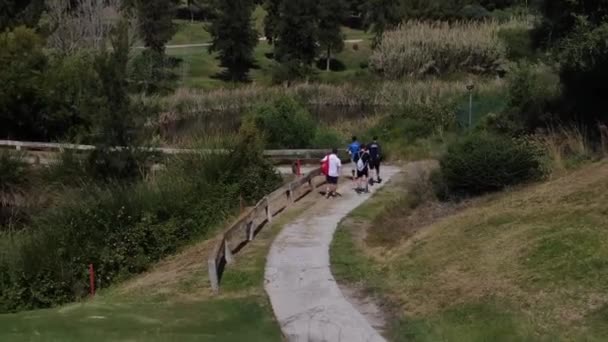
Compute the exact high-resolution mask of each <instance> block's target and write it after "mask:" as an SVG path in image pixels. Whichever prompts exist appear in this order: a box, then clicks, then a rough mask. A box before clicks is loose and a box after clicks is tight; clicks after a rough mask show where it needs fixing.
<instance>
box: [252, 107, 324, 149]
mask: <svg viewBox="0 0 608 342" xmlns="http://www.w3.org/2000/svg"><path fill="white" fill-rule="evenodd" d="M248 120H251V121H252V122H253V125H254V126H255V127H257V129H258V130H260V131H261V132H263V134H264V136H265V138H266V141H267V143H268V147H270V148H306V147H310V145H311V142H312V140H313V138H314V136H315V122H314V120H313V118H312V116H311V115H310V113H309V112H308V110H306V108H304V107H303V106H302V105H300V104H299V103H298V102H297V101H295V100H294V99H292V98H289V97H286V96H283V97H280V98H278V99H277V100H275V101H273V102H271V103H266V104H263V105H261V106H259V107H258V108H257V109H255V110H254V112H253V113H252V114H251V115H250V117H249V118H248Z"/></svg>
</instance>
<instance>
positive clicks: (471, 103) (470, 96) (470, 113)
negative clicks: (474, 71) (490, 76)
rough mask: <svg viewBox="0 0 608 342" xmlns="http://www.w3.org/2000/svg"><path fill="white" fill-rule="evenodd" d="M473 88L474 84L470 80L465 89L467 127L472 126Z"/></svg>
mask: <svg viewBox="0 0 608 342" xmlns="http://www.w3.org/2000/svg"><path fill="white" fill-rule="evenodd" d="M473 89H475V84H473V82H472V81H470V82H469V83H468V84H467V90H468V91H469V129H471V128H472V127H473Z"/></svg>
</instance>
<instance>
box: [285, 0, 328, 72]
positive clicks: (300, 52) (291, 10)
mask: <svg viewBox="0 0 608 342" xmlns="http://www.w3.org/2000/svg"><path fill="white" fill-rule="evenodd" d="M317 1H318V0H300V1H290V0H285V1H282V2H281V6H280V20H279V21H278V25H277V41H276V42H275V55H276V56H277V57H278V59H279V61H281V62H283V63H285V62H290V63H292V64H293V65H294V66H310V65H311V64H312V62H313V61H314V59H315V57H316V56H317V49H318V46H317V41H318V35H317V33H318V32H317V22H318V6H317Z"/></svg>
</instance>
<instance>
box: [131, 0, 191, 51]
mask: <svg viewBox="0 0 608 342" xmlns="http://www.w3.org/2000/svg"><path fill="white" fill-rule="evenodd" d="M131 1H134V2H135V8H136V11H137V17H138V19H139V28H140V33H141V35H142V37H143V39H144V44H145V45H146V47H147V48H149V49H151V50H153V51H155V52H157V53H160V54H163V53H164V52H165V44H167V42H168V41H169V40H171V37H173V34H175V30H176V28H175V25H174V24H173V18H174V17H175V11H176V8H177V5H178V3H179V0H131Z"/></svg>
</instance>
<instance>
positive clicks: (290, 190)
mask: <svg viewBox="0 0 608 342" xmlns="http://www.w3.org/2000/svg"><path fill="white" fill-rule="evenodd" d="M321 175H322V173H321V169H316V170H314V171H311V172H309V173H308V174H307V175H305V176H303V177H301V178H298V179H296V180H294V181H293V182H291V183H289V184H286V185H284V186H283V187H281V188H279V189H277V190H276V191H274V192H272V193H271V194H269V195H267V196H266V197H264V198H263V199H262V200H260V201H259V202H258V203H257V204H256V206H255V207H253V208H251V209H249V210H248V211H246V212H245V213H244V214H242V215H241V216H240V218H239V219H238V220H237V221H236V222H234V223H233V224H232V225H231V226H230V227H229V228H228V229H226V230H225V231H224V232H223V233H222V235H221V236H220V238H219V239H218V241H217V243H216V244H215V246H214V248H213V250H212V251H211V254H209V257H208V259H207V266H208V268H209V281H210V282H211V288H212V289H213V290H214V291H219V284H220V279H221V275H222V273H223V271H224V268H225V266H226V265H229V264H230V263H231V262H232V261H233V260H234V254H235V253H237V252H238V251H240V250H241V249H242V248H243V247H244V246H245V245H246V244H247V243H248V242H250V241H252V240H253V239H254V238H255V235H256V233H257V232H258V230H259V229H261V227H262V226H263V225H264V224H267V223H270V222H272V218H273V217H274V216H275V215H277V214H279V213H280V212H281V211H283V210H284V209H285V208H287V207H289V206H290V205H291V204H293V203H295V202H296V201H297V200H299V199H300V198H302V197H303V196H306V195H307V194H308V193H309V192H312V191H314V189H315V188H317V187H318V186H320V185H322V184H323V183H325V181H324V180H322V181H320V182H319V181H317V180H316V178H317V177H319V176H321ZM316 182H318V184H317V183H316Z"/></svg>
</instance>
